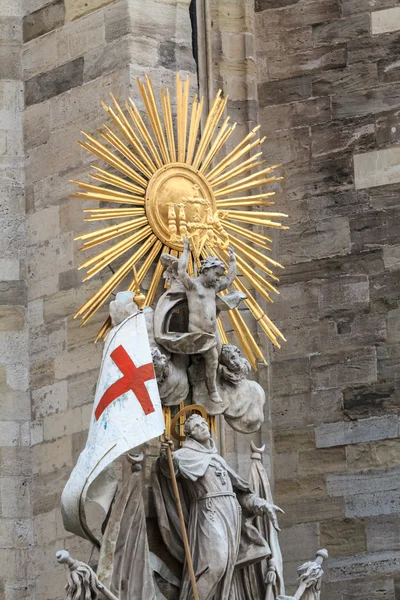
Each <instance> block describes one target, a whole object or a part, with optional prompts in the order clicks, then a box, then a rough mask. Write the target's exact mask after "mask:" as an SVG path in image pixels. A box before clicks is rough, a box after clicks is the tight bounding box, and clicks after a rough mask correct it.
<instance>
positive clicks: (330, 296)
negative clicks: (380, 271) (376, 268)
mask: <svg viewBox="0 0 400 600" xmlns="http://www.w3.org/2000/svg"><path fill="white" fill-rule="evenodd" d="M318 301H319V313H320V314H321V315H323V316H328V315H332V314H334V313H338V312H346V311H348V310H351V311H353V312H356V311H359V310H363V309H365V308H368V306H369V281H368V277H366V276H358V277H338V278H337V279H332V280H330V281H325V282H323V283H322V285H321V287H320V293H319V296H318Z"/></svg>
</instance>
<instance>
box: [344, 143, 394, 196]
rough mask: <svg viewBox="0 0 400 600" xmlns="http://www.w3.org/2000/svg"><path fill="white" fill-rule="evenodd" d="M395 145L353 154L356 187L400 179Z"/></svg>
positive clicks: (360, 187) (385, 183)
mask: <svg viewBox="0 0 400 600" xmlns="http://www.w3.org/2000/svg"><path fill="white" fill-rule="evenodd" d="M399 152H400V151H399V149H398V148H397V147H395V146H394V147H392V148H387V149H384V150H375V151H373V152H366V153H365V154H356V155H355V156H354V178H355V186H356V188H357V189H362V188H369V187H377V186H380V185H389V184H392V183H398V182H399V181H400V170H399V168H398V161H399V156H400V153H399Z"/></svg>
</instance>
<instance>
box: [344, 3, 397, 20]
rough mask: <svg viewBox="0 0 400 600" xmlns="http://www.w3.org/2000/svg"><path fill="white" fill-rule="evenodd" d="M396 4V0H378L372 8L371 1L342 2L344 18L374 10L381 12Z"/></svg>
mask: <svg viewBox="0 0 400 600" xmlns="http://www.w3.org/2000/svg"><path fill="white" fill-rule="evenodd" d="M394 4H395V2H394V0H376V1H375V3H374V6H373V7H371V4H370V1H369V0H342V14H343V15H344V16H347V15H353V14H354V13H358V12H367V11H370V10H371V9H372V8H374V9H375V10H379V9H380V8H386V7H387V6H393V5H394Z"/></svg>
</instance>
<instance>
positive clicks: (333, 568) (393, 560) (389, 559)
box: [329, 551, 400, 585]
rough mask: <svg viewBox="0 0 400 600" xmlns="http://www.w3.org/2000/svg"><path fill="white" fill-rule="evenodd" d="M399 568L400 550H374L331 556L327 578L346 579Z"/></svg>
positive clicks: (384, 572)
mask: <svg viewBox="0 0 400 600" xmlns="http://www.w3.org/2000/svg"><path fill="white" fill-rule="evenodd" d="M399 569H400V552H399V551H396V552H392V551H386V552H374V553H370V554H364V555H361V556H354V557H351V558H333V559H332V560H330V561H329V580H330V581H346V585H347V584H348V582H349V580H350V579H356V578H361V577H367V576H369V575H370V574H371V572H373V573H374V574H375V575H380V574H386V573H393V572H396V571H398V570H399Z"/></svg>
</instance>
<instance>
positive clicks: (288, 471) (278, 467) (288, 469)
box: [274, 452, 298, 481]
mask: <svg viewBox="0 0 400 600" xmlns="http://www.w3.org/2000/svg"><path fill="white" fill-rule="evenodd" d="M297 467H298V453H297V452H286V453H284V454H276V456H274V475H275V480H276V481H279V480H280V479H294V478H295V477H296V475H297Z"/></svg>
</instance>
